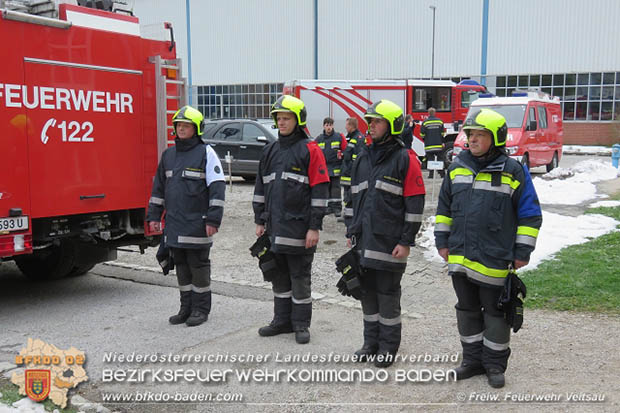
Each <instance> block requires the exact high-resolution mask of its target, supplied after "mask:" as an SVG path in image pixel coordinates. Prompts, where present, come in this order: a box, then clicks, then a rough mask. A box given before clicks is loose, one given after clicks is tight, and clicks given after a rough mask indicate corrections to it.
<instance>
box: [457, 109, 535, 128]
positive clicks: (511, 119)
mask: <svg viewBox="0 0 620 413" xmlns="http://www.w3.org/2000/svg"><path fill="white" fill-rule="evenodd" d="M480 109H491V110H494V111H496V112H498V113H499V114H501V115H502V116H503V117H504V118H506V124H507V125H508V127H509V128H520V127H521V125H523V118H524V117H525V105H486V106H472V107H470V108H469V113H468V114H467V116H469V115H470V114H471V113H472V112H473V111H477V110H480Z"/></svg>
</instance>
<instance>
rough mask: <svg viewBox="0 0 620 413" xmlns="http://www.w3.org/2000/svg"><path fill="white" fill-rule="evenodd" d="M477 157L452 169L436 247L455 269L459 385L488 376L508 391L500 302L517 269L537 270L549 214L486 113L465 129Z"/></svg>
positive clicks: (499, 120) (503, 129) (494, 118)
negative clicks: (534, 263)
mask: <svg viewBox="0 0 620 413" xmlns="http://www.w3.org/2000/svg"><path fill="white" fill-rule="evenodd" d="M463 129H464V131H465V133H466V134H467V138H468V145H469V150H466V151H463V152H461V153H460V154H459V156H458V157H457V158H456V159H455V161H454V162H453V163H452V164H451V165H450V167H449V168H448V174H447V176H446V177H445V178H444V181H443V183H442V186H441V192H440V195H439V204H438V206H437V216H436V220H435V245H436V246H437V249H438V251H439V254H440V255H441V256H442V257H443V259H444V260H446V261H447V262H448V271H449V274H450V275H451V276H452V284H453V286H454V290H455V292H456V296H457V298H458V302H457V304H456V320H457V325H458V330H459V334H460V336H461V345H462V347H463V362H462V364H461V366H460V367H458V368H457V369H456V374H457V380H462V379H466V378H469V377H472V376H475V375H480V374H485V373H486V375H487V377H488V382H489V384H490V385H491V386H492V387H495V388H500V387H503V386H504V372H505V371H506V367H507V365H508V357H509V356H510V347H509V344H510V326H509V325H508V323H507V321H506V320H505V318H504V314H503V312H502V311H500V310H498V308H497V302H498V298H499V296H500V294H501V292H502V287H503V285H504V281H505V279H506V277H507V275H508V273H509V268H510V266H513V267H514V268H515V269H516V268H520V267H522V266H524V265H526V264H527V263H528V262H529V259H530V254H531V252H532V251H533V250H534V247H535V246H536V238H537V236H538V230H539V228H540V226H541V224H542V214H541V210H540V206H539V203H538V196H537V195H536V191H535V189H534V185H533V184H532V179H531V177H530V174H529V172H528V170H527V168H526V167H524V166H522V165H521V164H520V163H519V162H517V161H516V160H514V159H512V158H510V157H508V156H507V155H506V152H505V145H506V136H507V130H508V129H507V126H506V120H505V119H504V117H503V116H502V115H500V114H499V113H497V112H495V111H493V110H490V109H481V110H479V111H476V112H474V113H472V114H471V115H470V116H469V117H468V118H467V119H466V120H465V124H464V126H463Z"/></svg>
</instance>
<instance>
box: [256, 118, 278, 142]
mask: <svg viewBox="0 0 620 413" xmlns="http://www.w3.org/2000/svg"><path fill="white" fill-rule="evenodd" d="M258 122H259V123H260V124H261V125H263V127H264V128H265V129H267V130H268V131H269V133H271V134H272V135H273V137H274V138H277V137H278V129H277V128H274V127H273V126H274V125H273V120H272V119H265V120H259V121H258Z"/></svg>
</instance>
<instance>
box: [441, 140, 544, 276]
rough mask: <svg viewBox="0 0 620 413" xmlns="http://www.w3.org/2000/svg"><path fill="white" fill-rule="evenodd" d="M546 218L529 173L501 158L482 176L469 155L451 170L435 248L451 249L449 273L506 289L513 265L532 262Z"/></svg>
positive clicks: (444, 187)
mask: <svg viewBox="0 0 620 413" xmlns="http://www.w3.org/2000/svg"><path fill="white" fill-rule="evenodd" d="M541 224H542V212H541V210H540V205H539V202H538V196H537V195H536V190H535V189H534V185H533V183H532V178H531V177H530V174H529V172H528V170H527V168H525V167H523V166H522V165H521V164H520V163H519V162H517V161H516V160H514V159H512V158H509V157H508V156H506V155H504V154H501V155H499V156H498V157H497V158H496V159H495V160H493V161H492V162H491V163H490V164H489V165H487V166H486V167H484V168H482V169H481V170H478V168H477V163H476V160H475V159H474V157H473V156H472V155H471V153H470V151H463V152H462V153H461V154H459V156H458V157H457V158H456V159H455V161H454V162H453V163H452V164H451V165H450V168H449V169H448V173H447V174H446V177H445V178H444V181H443V184H442V186H441V191H440V194H439V204H438V206H437V216H436V218H435V245H436V246H437V248H438V249H439V248H448V249H449V259H448V270H449V271H451V272H464V273H465V274H467V276H468V277H469V278H470V279H472V280H473V281H476V282H479V283H483V284H490V285H494V286H498V287H499V286H502V285H503V284H504V279H505V278H506V275H507V274H508V267H509V264H510V263H512V262H513V261H514V260H515V259H519V260H522V261H529V257H530V254H531V252H532V251H533V250H534V247H535V246H536V238H537V236H538V230H539V229H540V226H541Z"/></svg>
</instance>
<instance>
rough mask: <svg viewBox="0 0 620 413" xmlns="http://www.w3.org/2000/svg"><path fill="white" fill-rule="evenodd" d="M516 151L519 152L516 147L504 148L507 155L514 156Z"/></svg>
mask: <svg viewBox="0 0 620 413" xmlns="http://www.w3.org/2000/svg"><path fill="white" fill-rule="evenodd" d="M518 151H519V147H518V146H506V152H508V155H514V154H515V153H517V152H518Z"/></svg>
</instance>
